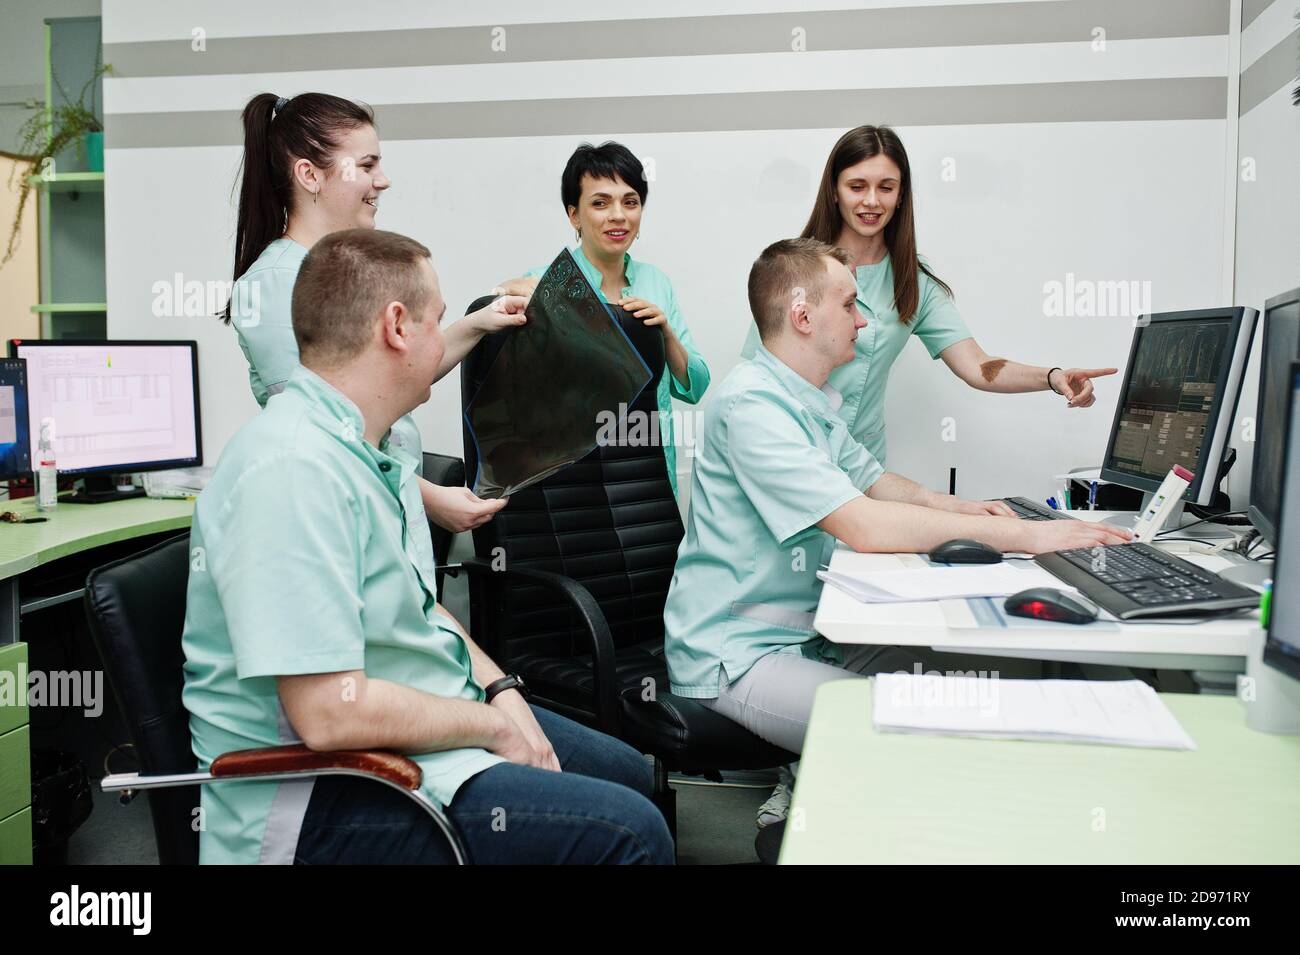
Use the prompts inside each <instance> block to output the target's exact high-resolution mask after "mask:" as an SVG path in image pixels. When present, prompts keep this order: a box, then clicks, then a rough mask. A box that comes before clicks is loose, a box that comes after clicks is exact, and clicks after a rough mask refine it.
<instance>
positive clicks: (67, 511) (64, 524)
mask: <svg viewBox="0 0 1300 955" xmlns="http://www.w3.org/2000/svg"><path fill="white" fill-rule="evenodd" d="M3 510H10V511H16V512H18V513H19V514H22V515H24V516H32V517H48V518H49V520H48V521H46V522H45V523H43V524H7V523H3V522H0V580H4V579H7V578H9V577H14V576H16V575H18V574H21V573H23V572H24V571H27V570H31V569H32V568H33V567H38V566H40V565H41V564H46V563H49V562H50V561H52V560H58V559H59V558H60V557H67V556H68V555H69V554H76V553H79V552H81V551H85V550H90V549H91V548H92V547H101V546H103V545H104V544H113V543H116V542H117V541H123V540H130V539H131V538H133V537H144V536H145V535H147V534H157V533H161V532H163V531H170V530H184V529H185V528H187V527H189V526H190V518H191V517H192V516H193V514H194V501H193V500H190V499H184V498H178V499H174V500H166V499H155V498H148V497H138V498H132V499H130V500H127V501H110V502H108V503H105V504H67V503H64V502H60V503H59V506H58V507H57V508H55V509H54V510H52V511H40V512H38V511H37V510H36V504H35V500H34V499H33V498H30V497H29V498H22V499H20V500H17V501H0V511H3Z"/></svg>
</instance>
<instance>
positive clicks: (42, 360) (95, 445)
mask: <svg viewBox="0 0 1300 955" xmlns="http://www.w3.org/2000/svg"><path fill="white" fill-rule="evenodd" d="M9 352H10V354H11V355H13V356H16V357H19V358H25V359H27V394H28V420H29V422H30V431H31V434H30V440H31V446H32V454H33V456H35V452H36V446H37V443H38V442H39V440H40V433H41V419H43V418H53V419H54V453H55V459H56V461H57V465H58V469H59V471H60V472H61V473H72V474H81V475H96V474H100V475H102V474H113V473H117V474H121V473H129V472H133V471H152V470H158V469H161V468H173V467H193V466H196V465H198V464H201V463H202V460H203V452H202V446H201V437H200V429H199V393H198V355H197V346H196V345H195V343H194V342H192V341H76V340H52V341H40V340H37V341H29V340H18V339H14V340H11V341H10V343H9Z"/></svg>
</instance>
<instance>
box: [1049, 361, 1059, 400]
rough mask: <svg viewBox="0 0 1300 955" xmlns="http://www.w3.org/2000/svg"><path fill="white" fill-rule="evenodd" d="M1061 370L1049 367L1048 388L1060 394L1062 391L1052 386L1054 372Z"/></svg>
mask: <svg viewBox="0 0 1300 955" xmlns="http://www.w3.org/2000/svg"><path fill="white" fill-rule="evenodd" d="M1060 370H1061V369H1060V368H1052V369H1049V370H1048V372H1047V390H1048V391H1050V392H1052V393H1053V394H1058V395H1059V394H1060V392H1059V391H1057V390H1056V389H1055V388H1053V387H1052V372H1054V371H1060Z"/></svg>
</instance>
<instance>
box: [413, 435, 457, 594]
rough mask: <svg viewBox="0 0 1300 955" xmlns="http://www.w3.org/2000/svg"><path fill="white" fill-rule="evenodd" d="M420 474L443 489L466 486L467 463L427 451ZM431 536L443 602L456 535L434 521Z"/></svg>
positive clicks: (435, 582)
mask: <svg viewBox="0 0 1300 955" xmlns="http://www.w3.org/2000/svg"><path fill="white" fill-rule="evenodd" d="M420 473H421V474H422V475H423V476H424V479H425V480H426V481H428V482H429V483H431V484H438V485H440V486H442V487H464V486H465V462H464V461H462V460H461V459H460V458H457V457H452V456H451V455H449V454H434V453H433V452H431V451H425V452H424V461H423V462H422V466H421V472H420ZM429 536H430V537H432V538H433V557H434V561H435V562H436V565H437V570H436V572H435V579H434V586H435V587H436V588H437V590H438V594H437V597H438V599H439V600H442V578H443V575H444V574H445V573H446V571H445V570H444V567H445V565H446V563H447V559H448V557H449V555H450V554H451V545H452V541H453V540H454V539H455V537H456V535H455V534H453V533H452V532H451V531H449V530H447V529H446V528H443V527H439V526H438V525H437V524H435V523H434V522H433V521H429Z"/></svg>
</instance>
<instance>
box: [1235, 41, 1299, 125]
mask: <svg viewBox="0 0 1300 955" xmlns="http://www.w3.org/2000/svg"><path fill="white" fill-rule="evenodd" d="M1298 58H1300V28H1297V29H1295V30H1293V31H1292V32H1291V35H1290V36H1288V37H1286V39H1284V40H1282V41H1281V42H1280V43H1278V44H1277V46H1275V47H1273V49H1271V50H1269V51H1268V52H1267V53H1265V54H1264V55H1263V56H1261V57H1260V58H1259V59H1258V60H1256V61H1255V62H1254V63H1252V64H1250V66H1249V67H1248V68H1247V69H1246V71H1245V72H1244V73H1242V74H1241V98H1240V104H1241V105H1240V114H1241V115H1242V116H1245V115H1246V114H1247V113H1249V112H1250V111H1251V110H1252V109H1254V108H1255V107H1256V106H1258V105H1259V104H1260V103H1262V102H1264V100H1266V99H1268V98H1269V97H1270V96H1272V95H1273V94H1274V93H1276V92H1277V91H1278V90H1280V89H1281V88H1282V87H1284V86H1286V85H1287V84H1289V83H1290V82H1291V81H1292V80H1294V79H1295V78H1296V73H1297V60H1298Z"/></svg>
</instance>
